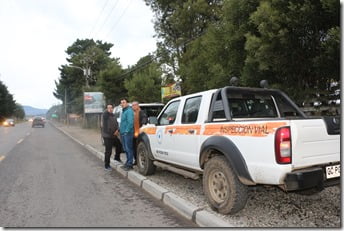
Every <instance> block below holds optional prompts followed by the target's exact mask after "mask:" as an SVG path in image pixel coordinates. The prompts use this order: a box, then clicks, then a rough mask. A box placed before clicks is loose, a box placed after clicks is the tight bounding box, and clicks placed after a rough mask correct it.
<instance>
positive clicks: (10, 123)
mask: <svg viewBox="0 0 344 231" xmlns="http://www.w3.org/2000/svg"><path fill="white" fill-rule="evenodd" d="M2 125H3V126H5V127H10V126H12V127H14V120H13V119H7V120H5V121H4V122H3V123H2Z"/></svg>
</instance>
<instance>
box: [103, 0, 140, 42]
mask: <svg viewBox="0 0 344 231" xmlns="http://www.w3.org/2000/svg"><path fill="white" fill-rule="evenodd" d="M132 1H133V0H130V2H129V3H128V5H127V6H126V7H125V9H124V10H123V12H122V14H121V15H120V16H119V18H118V19H117V21H115V23H114V24H113V25H112V27H111V29H110V31H109V33H107V34H106V36H105V37H106V38H107V37H108V36H109V35H110V33H111V32H112V31H113V29H114V28H115V27H116V25H117V24H118V23H119V22H120V20H121V19H122V17H123V15H124V14H125V12H126V11H127V9H128V7H129V6H130V4H131V3H132Z"/></svg>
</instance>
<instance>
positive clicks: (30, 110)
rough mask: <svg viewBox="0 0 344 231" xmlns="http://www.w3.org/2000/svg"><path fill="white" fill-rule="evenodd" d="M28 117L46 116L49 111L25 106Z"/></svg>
mask: <svg viewBox="0 0 344 231" xmlns="http://www.w3.org/2000/svg"><path fill="white" fill-rule="evenodd" d="M23 109H24V111H25V115H26V116H36V115H45V114H46V113H47V111H48V109H39V108H34V107H31V106H23Z"/></svg>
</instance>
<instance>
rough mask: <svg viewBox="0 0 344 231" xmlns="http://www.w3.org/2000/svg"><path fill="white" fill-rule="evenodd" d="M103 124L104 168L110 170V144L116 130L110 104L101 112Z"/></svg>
mask: <svg viewBox="0 0 344 231" xmlns="http://www.w3.org/2000/svg"><path fill="white" fill-rule="evenodd" d="M102 121H103V126H102V136H103V138H104V144H105V153H104V154H105V158H104V163H105V170H111V167H110V156H111V154H112V146H113V144H114V139H115V136H116V133H117V132H118V123H117V120H116V119H115V117H114V115H113V107H112V105H111V104H108V105H107V106H106V110H105V111H104V113H103V118H102Z"/></svg>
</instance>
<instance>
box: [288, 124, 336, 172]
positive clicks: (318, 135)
mask: <svg viewBox="0 0 344 231" xmlns="http://www.w3.org/2000/svg"><path fill="white" fill-rule="evenodd" d="M290 127H291V133H292V136H291V137H292V166H293V168H294V169H298V168H302V167H307V166H312V165H318V164H326V163H330V162H332V163H333V162H339V161H340V135H329V134H328V132H327V129H326V124H325V121H324V120H323V119H304V120H291V121H290Z"/></svg>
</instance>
